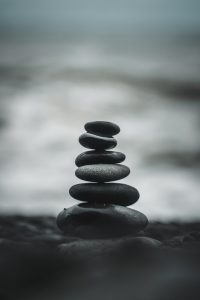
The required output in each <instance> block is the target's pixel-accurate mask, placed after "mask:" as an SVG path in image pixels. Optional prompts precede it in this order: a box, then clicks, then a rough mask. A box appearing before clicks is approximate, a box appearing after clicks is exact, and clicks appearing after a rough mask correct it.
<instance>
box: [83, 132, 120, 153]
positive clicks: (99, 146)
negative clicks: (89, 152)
mask: <svg viewBox="0 0 200 300" xmlns="http://www.w3.org/2000/svg"><path fill="white" fill-rule="evenodd" d="M79 143H80V144H81V145H82V146H83V147H85V148H89V149H96V150H104V149H112V148H114V147H115V146H116V145H117V141H116V139H114V138H113V137H104V136H97V135H95V134H91V133H83V134H82V135H81V136H80V137H79Z"/></svg>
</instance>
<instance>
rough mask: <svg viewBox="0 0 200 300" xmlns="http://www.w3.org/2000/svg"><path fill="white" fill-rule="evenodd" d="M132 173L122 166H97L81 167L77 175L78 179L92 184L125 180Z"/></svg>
mask: <svg viewBox="0 0 200 300" xmlns="http://www.w3.org/2000/svg"><path fill="white" fill-rule="evenodd" d="M129 173H130V169H129V168H128V167H127V166H124V165H120V164H110V165H107V164H96V165H86V166H82V167H79V168H78V169H77V170H76V172H75V174H76V176H77V177H78V178H80V179H82V180H86V181H92V182H109V181H115V180H119V179H122V178H125V177H126V176H128V175H129Z"/></svg>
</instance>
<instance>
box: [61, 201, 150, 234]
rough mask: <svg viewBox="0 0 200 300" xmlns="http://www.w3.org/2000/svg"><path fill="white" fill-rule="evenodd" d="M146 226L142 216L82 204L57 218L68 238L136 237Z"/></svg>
mask: <svg viewBox="0 0 200 300" xmlns="http://www.w3.org/2000/svg"><path fill="white" fill-rule="evenodd" d="M147 224H148V220H147V217H146V216H145V215H144V214H142V213H141V212H139V211H137V210H133V209H130V208H127V207H123V206H118V205H109V204H107V205H94V204H90V203H81V204H79V205H74V206H72V207H70V208H68V209H66V208H65V209H64V210H63V211H62V212H61V213H60V214H59V215H58V217H57V225H58V227H59V228H60V229H61V230H62V231H63V232H64V233H65V234H66V235H68V236H74V237H80V238H88V239H90V238H92V239H94V238H95V239H98V238H100V239H101V238H113V237H120V236H126V235H131V234H135V233H137V232H138V231H141V230H142V229H144V228H145V227H146V226H147Z"/></svg>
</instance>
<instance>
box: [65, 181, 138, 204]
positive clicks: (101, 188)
mask: <svg viewBox="0 0 200 300" xmlns="http://www.w3.org/2000/svg"><path fill="white" fill-rule="evenodd" d="M69 193H70V195H71V196H72V197H73V198H75V199H77V200H80V201H87V202H92V203H112V204H117V205H123V206H129V205H131V204H134V203H135V202H136V201H137V200H138V199H139V197H140V195H139V192H138V190H137V189H135V188H134V187H132V186H130V185H127V184H123V183H83V184H76V185H73V186H72V187H71V188H70V190H69Z"/></svg>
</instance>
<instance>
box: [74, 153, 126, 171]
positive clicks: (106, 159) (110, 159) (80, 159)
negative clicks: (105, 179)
mask: <svg viewBox="0 0 200 300" xmlns="http://www.w3.org/2000/svg"><path fill="white" fill-rule="evenodd" d="M125 158H126V156H125V154H123V153H121V152H116V151H86V152H83V153H81V154H79V155H78V156H77V158H76V160H75V164H76V165H77V167H82V166H85V165H93V164H117V163H121V162H123V161H124V160H125ZM108 168H109V166H108Z"/></svg>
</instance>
